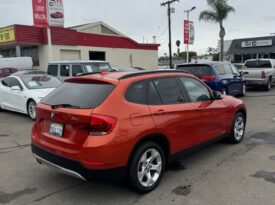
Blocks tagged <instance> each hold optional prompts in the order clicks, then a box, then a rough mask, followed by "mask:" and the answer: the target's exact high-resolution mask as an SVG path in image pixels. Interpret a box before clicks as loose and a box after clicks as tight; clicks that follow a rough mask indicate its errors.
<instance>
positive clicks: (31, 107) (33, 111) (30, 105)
mask: <svg viewBox="0 0 275 205" xmlns="http://www.w3.org/2000/svg"><path fill="white" fill-rule="evenodd" d="M35 108H36V102H35V101H34V100H29V101H28V104H27V112H28V116H29V118H30V119H31V120H33V121H35V120H36V109H35Z"/></svg>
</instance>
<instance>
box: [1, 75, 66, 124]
mask: <svg viewBox="0 0 275 205" xmlns="http://www.w3.org/2000/svg"><path fill="white" fill-rule="evenodd" d="M59 85H61V82H60V81H59V80H58V79H57V78H55V77H52V76H47V75H21V76H9V77H7V78H5V79H3V80H2V81H1V82H0V109H5V110H11V111H15V112H20V113H24V114H28V115H29V117H30V118H31V119H32V120H35V119H36V109H35V108H36V104H37V103H39V102H40V100H41V99H43V98H44V97H45V96H46V95H48V94H49V93H50V92H51V91H53V90H54V89H55V88H56V87H58V86H59Z"/></svg>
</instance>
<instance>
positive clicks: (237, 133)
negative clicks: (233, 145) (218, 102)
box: [234, 116, 245, 141]
mask: <svg viewBox="0 0 275 205" xmlns="http://www.w3.org/2000/svg"><path fill="white" fill-rule="evenodd" d="M244 130H245V120H244V119H243V117H242V116H238V117H237V118H236V120H235V123H234V137H235V139H236V140H237V141H240V140H241V139H242V138H243V135H244Z"/></svg>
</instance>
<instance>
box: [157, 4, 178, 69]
mask: <svg viewBox="0 0 275 205" xmlns="http://www.w3.org/2000/svg"><path fill="white" fill-rule="evenodd" d="M177 1H179V0H170V1H166V2H163V3H161V4H160V5H161V6H166V5H167V9H168V12H167V13H168V27H169V63H170V68H172V43H171V41H172V39H171V13H172V11H171V4H173V3H175V2H177Z"/></svg>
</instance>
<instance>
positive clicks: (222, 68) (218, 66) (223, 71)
mask: <svg viewBox="0 0 275 205" xmlns="http://www.w3.org/2000/svg"><path fill="white" fill-rule="evenodd" d="M215 68H216V70H217V72H218V74H220V75H225V70H224V66H223V65H221V64H218V65H215Z"/></svg>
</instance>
